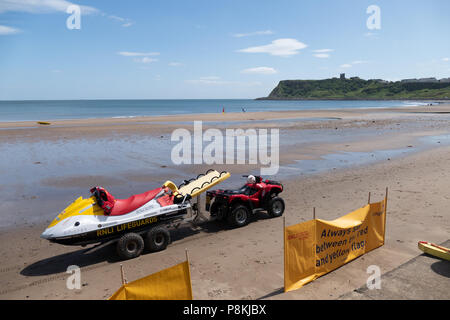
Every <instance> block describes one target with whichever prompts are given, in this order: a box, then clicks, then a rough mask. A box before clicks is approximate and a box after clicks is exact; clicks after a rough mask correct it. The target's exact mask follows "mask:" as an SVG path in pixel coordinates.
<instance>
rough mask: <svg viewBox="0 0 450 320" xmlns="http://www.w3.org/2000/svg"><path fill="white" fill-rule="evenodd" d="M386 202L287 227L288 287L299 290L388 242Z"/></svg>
mask: <svg viewBox="0 0 450 320" xmlns="http://www.w3.org/2000/svg"><path fill="white" fill-rule="evenodd" d="M386 201H387V199H386V198H385V199H384V200H383V201H380V202H377V203H371V204H368V205H366V206H364V207H362V208H359V209H357V210H355V211H353V212H351V213H349V214H347V215H345V216H343V217H341V218H339V219H336V220H333V221H326V220H322V219H315V220H311V221H307V222H304V223H300V224H297V225H294V226H290V227H286V228H285V235H284V241H285V246H284V248H285V249H284V257H285V264H284V269H285V271H284V273H285V275H284V290H285V292H287V291H291V290H296V289H298V288H300V287H302V286H303V285H305V284H306V283H308V282H311V281H313V280H315V279H317V278H318V277H320V276H322V275H324V274H326V273H328V272H330V271H333V270H334V269H336V268H339V267H340V266H342V265H344V264H346V263H347V262H349V261H351V260H353V259H355V258H357V257H359V256H361V255H363V254H364V253H366V252H369V251H370V250H373V249H375V248H378V247H380V246H382V245H383V244H384V235H385V223H386Z"/></svg>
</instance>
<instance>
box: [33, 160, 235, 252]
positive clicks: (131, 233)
mask: <svg viewBox="0 0 450 320" xmlns="http://www.w3.org/2000/svg"><path fill="white" fill-rule="evenodd" d="M229 177H230V173H228V172H226V171H223V172H221V173H219V172H218V171H216V170H212V169H211V170H208V171H207V172H206V173H205V174H200V175H199V176H197V178H194V179H190V180H184V182H183V183H182V184H181V185H179V186H178V187H177V186H176V185H175V184H174V183H173V182H172V181H166V182H165V183H164V184H163V185H162V186H161V187H159V188H156V189H153V190H149V191H147V192H144V193H142V194H137V195H133V196H131V197H130V198H128V199H115V198H114V197H113V196H112V195H111V194H110V193H109V192H108V191H107V190H106V189H105V188H103V187H100V186H97V187H94V188H92V189H91V190H90V191H91V196H90V197H88V198H86V199H85V198H83V197H79V198H78V199H76V200H75V201H74V202H72V203H71V204H70V205H69V206H68V207H67V208H66V209H65V210H64V211H62V212H61V213H60V214H59V215H58V216H57V217H56V218H55V219H54V220H53V221H52V222H51V223H50V225H49V226H48V227H47V229H46V230H45V231H44V232H43V233H42V234H41V238H44V239H47V240H49V241H51V242H54V243H58V244H63V245H81V246H84V245H88V244H94V243H100V244H104V243H110V242H111V243H112V242H118V248H117V249H118V250H117V251H118V253H119V255H120V256H121V257H123V258H132V257H134V256H138V255H140V253H141V252H142V250H143V247H144V244H146V245H148V247H149V249H150V250H151V251H159V250H163V249H165V248H166V246H167V245H168V243H169V242H170V235H169V232H168V231H167V230H166V229H167V228H166V227H167V226H168V225H170V224H173V223H175V222H177V223H179V222H183V221H184V220H187V219H191V220H193V219H194V218H195V215H196V214H198V208H197V206H195V204H194V206H193V205H192V204H191V200H192V199H193V198H194V197H197V196H199V195H200V194H201V193H203V192H205V191H206V190H208V189H209V188H211V187H213V186H215V185H217V184H218V183H220V182H222V181H224V180H226V179H228V178H229ZM193 209H194V210H193ZM119 247H120V248H119Z"/></svg>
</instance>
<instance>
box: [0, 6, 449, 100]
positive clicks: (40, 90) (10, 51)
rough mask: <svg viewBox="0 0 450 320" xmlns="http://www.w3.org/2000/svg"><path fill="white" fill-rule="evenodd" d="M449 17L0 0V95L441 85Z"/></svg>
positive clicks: (421, 11)
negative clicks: (309, 83)
mask: <svg viewBox="0 0 450 320" xmlns="http://www.w3.org/2000/svg"><path fill="white" fill-rule="evenodd" d="M71 5H77V6H79V8H80V19H74V16H73V15H72V13H73V11H71V12H70V13H67V8H69V7H70V6H71ZM374 6H375V9H374ZM449 12H450V1H448V0H430V1H420V0H396V1H386V0H378V1H376V0H370V1H366V0H345V1H335V0H315V1H300V0H295V1H294V0H292V1H287V0H286V1H285V0H279V1H265V0H239V1H235V0H189V1H187V0H183V1H175V0H164V1H162V0H161V1H152V0H150V1H149V0H132V1H130V0H129V1H125V0H114V1H111V0H93V1H81V0H80V1H78V0H77V1H76V2H75V1H73V2H69V1H66V0H0V100H64V99H215V98H217V99H237V98H245V99H247V98H249V99H253V98H257V97H263V96H267V95H268V94H269V93H270V91H271V90H272V89H273V88H274V87H275V86H276V85H277V84H278V82H279V81H280V80H286V79H325V78H331V77H336V76H339V73H342V72H345V73H346V75H347V77H351V76H359V77H361V78H363V79H378V78H381V79H385V80H391V81H396V80H400V79H405V78H421V77H436V78H447V77H450V41H449V36H448V34H449V32H450V19H448V13H449ZM68 20H69V21H68ZM78 21H79V27H80V28H79V29H77V28H73V26H76V22H78ZM68 24H69V26H72V27H70V28H69V27H68Z"/></svg>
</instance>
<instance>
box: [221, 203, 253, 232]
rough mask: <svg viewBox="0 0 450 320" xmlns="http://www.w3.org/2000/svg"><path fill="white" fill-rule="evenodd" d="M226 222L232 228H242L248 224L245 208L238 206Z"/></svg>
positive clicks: (248, 217) (248, 215)
mask: <svg viewBox="0 0 450 320" xmlns="http://www.w3.org/2000/svg"><path fill="white" fill-rule="evenodd" d="M227 220H228V223H229V224H230V225H231V226H233V227H238V228H239V227H243V226H245V225H246V224H248V223H249V220H250V213H249V211H248V209H247V207H246V206H243V205H238V206H236V207H235V208H234V209H233V210H232V211H231V212H230V213H229V214H228V219H227Z"/></svg>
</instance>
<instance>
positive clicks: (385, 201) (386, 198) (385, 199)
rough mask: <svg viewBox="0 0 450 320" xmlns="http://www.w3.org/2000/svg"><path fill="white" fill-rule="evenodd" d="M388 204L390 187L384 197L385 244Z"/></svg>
mask: <svg viewBox="0 0 450 320" xmlns="http://www.w3.org/2000/svg"><path fill="white" fill-rule="evenodd" d="M387 202H388V187H386V195H385V197H384V234H383V243H384V241H385V237H386V220H387Z"/></svg>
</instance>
